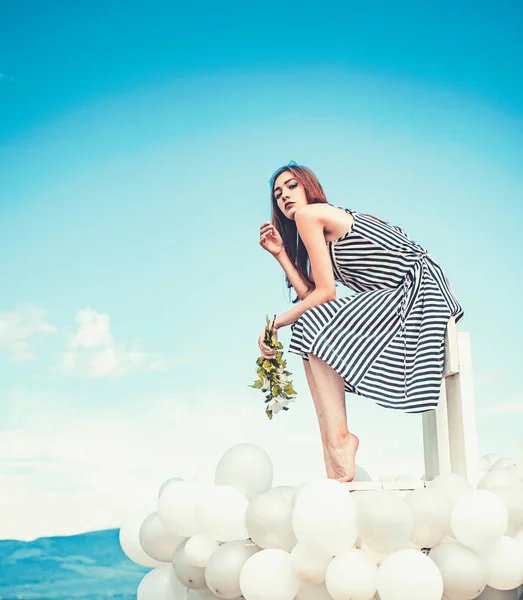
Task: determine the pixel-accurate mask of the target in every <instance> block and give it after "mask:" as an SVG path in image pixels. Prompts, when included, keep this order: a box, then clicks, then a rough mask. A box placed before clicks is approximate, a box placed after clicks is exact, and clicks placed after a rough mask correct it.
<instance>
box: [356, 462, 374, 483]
mask: <svg viewBox="0 0 523 600" xmlns="http://www.w3.org/2000/svg"><path fill="white" fill-rule="evenodd" d="M353 481H372V477H371V476H370V475H369V474H368V472H367V471H366V470H365V469H364V468H363V467H360V465H355V470H354V479H353Z"/></svg>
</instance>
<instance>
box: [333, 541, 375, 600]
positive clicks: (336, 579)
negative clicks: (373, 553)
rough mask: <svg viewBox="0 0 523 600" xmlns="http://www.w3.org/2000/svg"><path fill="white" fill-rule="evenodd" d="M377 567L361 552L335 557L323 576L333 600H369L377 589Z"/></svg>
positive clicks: (343, 553)
mask: <svg viewBox="0 0 523 600" xmlns="http://www.w3.org/2000/svg"><path fill="white" fill-rule="evenodd" d="M377 580H378V567H377V566H376V563H375V562H374V561H373V560H372V558H370V556H368V555H367V554H365V553H364V552H363V551H362V550H356V549H353V550H349V551H348V552H342V553H341V554H338V555H337V556H335V557H334V558H333V560H332V562H331V563H330V565H329V566H328V568H327V572H326V574H325V586H326V588H327V591H328V592H329V594H330V595H331V596H332V598H333V600H371V599H372V597H373V596H374V594H375V593H376V589H377Z"/></svg>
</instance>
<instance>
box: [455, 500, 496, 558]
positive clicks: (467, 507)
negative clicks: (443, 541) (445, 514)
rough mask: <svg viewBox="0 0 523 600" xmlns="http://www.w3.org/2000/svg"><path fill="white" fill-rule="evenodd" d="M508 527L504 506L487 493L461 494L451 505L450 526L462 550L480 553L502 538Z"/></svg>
mask: <svg viewBox="0 0 523 600" xmlns="http://www.w3.org/2000/svg"><path fill="white" fill-rule="evenodd" d="M507 525H508V513H507V509H506V508H505V505H504V504H503V502H502V501H501V500H500V499H499V498H498V497H497V496H496V494H494V493H492V492H489V491H488V490H473V491H471V492H467V493H466V494H463V496H461V498H459V500H458V501H457V502H456V503H455V504H454V506H453V508H452V512H451V515H450V526H451V529H452V533H453V534H454V537H455V538H456V539H457V540H458V541H460V542H461V543H462V544H463V545H464V546H468V547H470V548H472V549H474V550H478V551H479V550H480V549H481V548H484V547H485V546H487V545H488V544H491V543H492V542H493V541H494V540H495V539H496V538H499V537H500V536H502V535H503V534H504V533H505V531H506V529H507Z"/></svg>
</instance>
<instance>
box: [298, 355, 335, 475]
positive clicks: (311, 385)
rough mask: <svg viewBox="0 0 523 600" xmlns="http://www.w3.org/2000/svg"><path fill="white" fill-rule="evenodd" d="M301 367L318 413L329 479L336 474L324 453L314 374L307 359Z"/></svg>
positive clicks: (323, 434)
mask: <svg viewBox="0 0 523 600" xmlns="http://www.w3.org/2000/svg"><path fill="white" fill-rule="evenodd" d="M309 356H310V354H309ZM303 368H304V369H305V376H306V377H307V381H308V383H309V388H310V390H311V396H312V399H313V401H314V406H315V408H316V414H317V415H318V422H319V425H320V433H321V440H322V446H323V458H324V460H325V470H326V471H327V477H329V478H330V479H335V478H336V474H335V472H334V468H333V467H332V465H331V459H330V456H329V454H327V453H326V446H325V444H324V443H323V440H324V439H325V438H326V435H327V432H326V431H325V430H324V429H325V428H324V423H323V421H322V420H321V419H320V413H321V411H322V405H321V398H320V397H319V396H318V392H317V390H316V382H315V381H314V375H313V374H312V370H311V365H310V363H309V361H307V360H304V361H303Z"/></svg>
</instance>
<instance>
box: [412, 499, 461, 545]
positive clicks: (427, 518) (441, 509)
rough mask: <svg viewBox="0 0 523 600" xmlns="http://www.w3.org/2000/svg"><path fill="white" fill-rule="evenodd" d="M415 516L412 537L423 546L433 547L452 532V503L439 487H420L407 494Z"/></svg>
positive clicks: (413, 540)
mask: <svg viewBox="0 0 523 600" xmlns="http://www.w3.org/2000/svg"><path fill="white" fill-rule="evenodd" d="M405 502H406V503H407V504H408V506H409V507H410V510H411V512H412V516H413V517H414V526H413V528H412V533H411V536H410V539H411V540H412V542H414V543H415V544H418V545H419V546H420V547H421V548H433V547H434V546H436V545H437V544H439V543H440V542H441V541H442V540H443V538H444V537H445V536H446V535H447V534H448V533H449V532H450V508H451V506H450V503H449V501H448V499H447V497H446V496H445V495H444V494H443V492H441V491H440V490H438V489H434V488H420V489H418V490H413V491H412V492H410V493H408V494H407V495H406V496H405Z"/></svg>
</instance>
